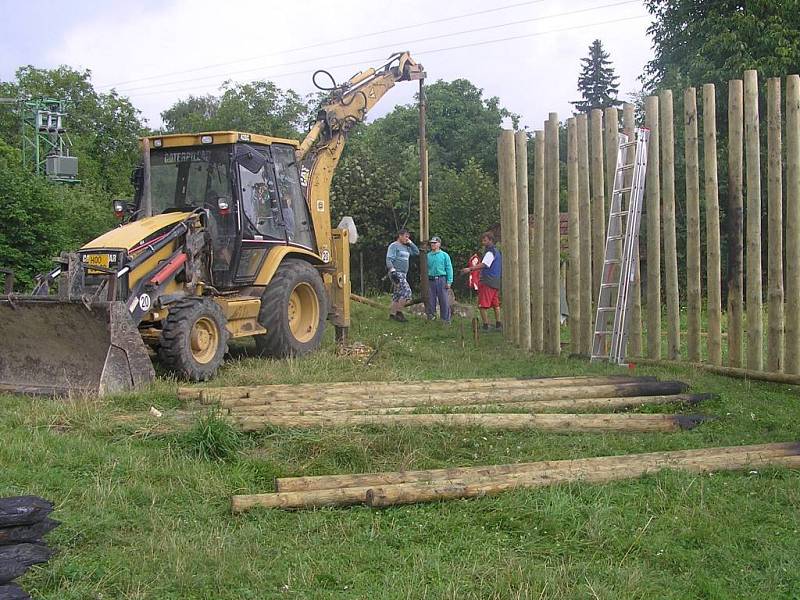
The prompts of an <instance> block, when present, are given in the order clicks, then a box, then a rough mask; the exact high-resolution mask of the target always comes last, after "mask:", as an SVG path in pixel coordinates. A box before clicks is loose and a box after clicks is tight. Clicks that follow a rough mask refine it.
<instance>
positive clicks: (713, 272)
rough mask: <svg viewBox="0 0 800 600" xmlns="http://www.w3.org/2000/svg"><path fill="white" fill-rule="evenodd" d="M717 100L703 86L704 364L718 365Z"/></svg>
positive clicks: (708, 86) (712, 91) (710, 89)
mask: <svg viewBox="0 0 800 600" xmlns="http://www.w3.org/2000/svg"><path fill="white" fill-rule="evenodd" d="M716 102H717V97H716V91H715V88H714V84H713V83H707V84H705V85H704V86H703V154H704V157H705V163H704V164H705V169H704V170H705V178H704V181H705V196H706V286H707V289H708V299H707V302H708V338H707V344H708V360H709V362H710V363H711V364H712V365H721V364H722V290H721V285H722V281H721V279H722V273H721V270H720V249H719V189H718V188H719V186H718V183H717V104H716Z"/></svg>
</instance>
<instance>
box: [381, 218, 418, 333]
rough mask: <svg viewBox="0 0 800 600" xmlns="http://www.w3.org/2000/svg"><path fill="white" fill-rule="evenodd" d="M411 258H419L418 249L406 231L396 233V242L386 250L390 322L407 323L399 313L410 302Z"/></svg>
mask: <svg viewBox="0 0 800 600" xmlns="http://www.w3.org/2000/svg"><path fill="white" fill-rule="evenodd" d="M412 256H419V248H417V246H416V245H415V244H414V242H412V241H411V234H409V232H408V229H401V230H400V231H398V232H397V240H396V241H394V242H392V243H391V244H389V248H388V249H387V250H386V268H387V269H389V278H390V279H391V280H392V287H393V289H392V304H391V305H390V306H389V318H390V319H391V320H392V321H400V322H401V323H405V322H406V321H407V319H406V317H405V315H403V313H402V312H401V311H402V309H403V307H404V306H405V305H406V304H408V301H409V300H411V286H410V285H408V277H407V276H408V266H409V262H410V259H411V257H412Z"/></svg>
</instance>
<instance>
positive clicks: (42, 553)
mask: <svg viewBox="0 0 800 600" xmlns="http://www.w3.org/2000/svg"><path fill="white" fill-rule="evenodd" d="M51 556H53V551H52V550H51V549H50V548H48V547H47V546H45V545H44V544H12V545H10V546H0V584H6V583H8V582H9V581H11V580H12V579H16V578H17V577H19V576H20V575H22V574H23V573H25V571H27V570H28V569H29V568H30V567H32V566H33V565H38V564H39V563H43V562H47V561H48V560H50V557H51Z"/></svg>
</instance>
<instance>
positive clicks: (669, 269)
mask: <svg viewBox="0 0 800 600" xmlns="http://www.w3.org/2000/svg"><path fill="white" fill-rule="evenodd" d="M659 100H660V102H659V105H660V107H661V131H662V133H663V135H662V138H661V163H662V164H661V172H662V179H661V200H662V204H661V217H662V228H663V231H664V279H665V283H666V301H667V358H668V359H670V360H677V359H678V353H679V351H680V345H681V320H680V319H681V317H680V310H679V308H680V306H679V304H678V248H677V241H676V239H675V237H676V234H675V131H674V128H673V117H672V114H673V112H672V91H671V90H665V91H663V92H661V94H660V95H659Z"/></svg>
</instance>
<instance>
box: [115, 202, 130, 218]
mask: <svg viewBox="0 0 800 600" xmlns="http://www.w3.org/2000/svg"><path fill="white" fill-rule="evenodd" d="M112 204H113V206H114V216H115V217H117V218H118V219H123V218H124V217H125V215H126V214H128V213H130V211H131V207H130V204H128V202H127V201H125V200H114V201H112Z"/></svg>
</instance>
